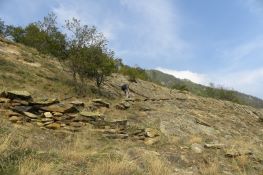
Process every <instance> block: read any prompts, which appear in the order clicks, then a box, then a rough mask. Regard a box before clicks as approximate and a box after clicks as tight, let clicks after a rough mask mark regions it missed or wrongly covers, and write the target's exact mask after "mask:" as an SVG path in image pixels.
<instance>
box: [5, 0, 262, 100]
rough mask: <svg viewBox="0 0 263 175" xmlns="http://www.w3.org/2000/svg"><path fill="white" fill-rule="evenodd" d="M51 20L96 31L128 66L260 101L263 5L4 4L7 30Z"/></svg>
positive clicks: (232, 1) (250, 1) (121, 0)
mask: <svg viewBox="0 0 263 175" xmlns="http://www.w3.org/2000/svg"><path fill="white" fill-rule="evenodd" d="M49 12H54V13H55V14H56V15H57V16H58V22H59V23H60V24H61V25H62V24H63V22H64V20H65V19H70V18H72V17H76V18H78V19H80V20H81V21H82V22H83V23H86V24H89V25H95V26H97V28H98V29H99V30H100V31H102V32H103V33H104V35H105V36H106V37H107V38H108V40H109V47H110V48H112V49H113V50H114V51H115V52H116V55H117V56H118V57H120V58H122V59H123V60H124V62H125V63H126V64H129V65H132V66H133V65H139V66H141V67H143V68H155V69H159V70H162V71H164V72H166V73H170V74H173V75H175V76H176V77H179V78H187V79H190V80H192V81H194V82H197V83H201V84H209V83H210V82H213V83H214V84H216V85H222V86H224V87H226V88H233V89H236V90H239V91H241V92H245V93H248V94H252V95H254V96H258V97H261V98H263V91H262V89H263V52H262V50H263V1H262V0H198V1H197V0H140V1H138V0H74V1H72V0H34V1H32V0H0V17H1V18H2V19H4V21H6V23H7V24H15V25H26V24H28V23H30V22H34V21H38V20H41V19H42V18H43V17H44V16H46V15H47V14H48V13H49Z"/></svg>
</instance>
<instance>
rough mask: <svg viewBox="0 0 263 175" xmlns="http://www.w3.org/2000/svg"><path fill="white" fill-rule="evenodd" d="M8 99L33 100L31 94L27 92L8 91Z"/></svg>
mask: <svg viewBox="0 0 263 175" xmlns="http://www.w3.org/2000/svg"><path fill="white" fill-rule="evenodd" d="M6 97H7V98H9V99H11V100H13V99H21V100H31V99H32V97H31V94H30V93H29V92H27V91H8V92H6Z"/></svg>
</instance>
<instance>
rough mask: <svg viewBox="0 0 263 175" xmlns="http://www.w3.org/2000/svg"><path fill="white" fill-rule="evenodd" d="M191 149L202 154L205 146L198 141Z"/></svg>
mask: <svg viewBox="0 0 263 175" xmlns="http://www.w3.org/2000/svg"><path fill="white" fill-rule="evenodd" d="M191 149H192V151H193V152H194V153H196V154H200V153H202V152H203V146H202V145H200V144H197V143H194V144H192V145H191Z"/></svg>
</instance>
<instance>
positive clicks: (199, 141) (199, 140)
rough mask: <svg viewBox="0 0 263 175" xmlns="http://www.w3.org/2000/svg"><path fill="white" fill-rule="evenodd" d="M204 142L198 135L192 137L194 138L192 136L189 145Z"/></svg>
mask: <svg viewBox="0 0 263 175" xmlns="http://www.w3.org/2000/svg"><path fill="white" fill-rule="evenodd" d="M202 141H203V138H202V137H200V136H198V135H192V136H190V139H189V140H188V144H190V145H191V144H194V143H198V144H200V143H202Z"/></svg>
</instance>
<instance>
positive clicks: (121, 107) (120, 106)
mask: <svg viewBox="0 0 263 175" xmlns="http://www.w3.org/2000/svg"><path fill="white" fill-rule="evenodd" d="M130 106H131V105H130V103H128V102H126V101H125V102H121V103H120V104H118V105H116V109H119V110H126V109H129V108H130Z"/></svg>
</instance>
